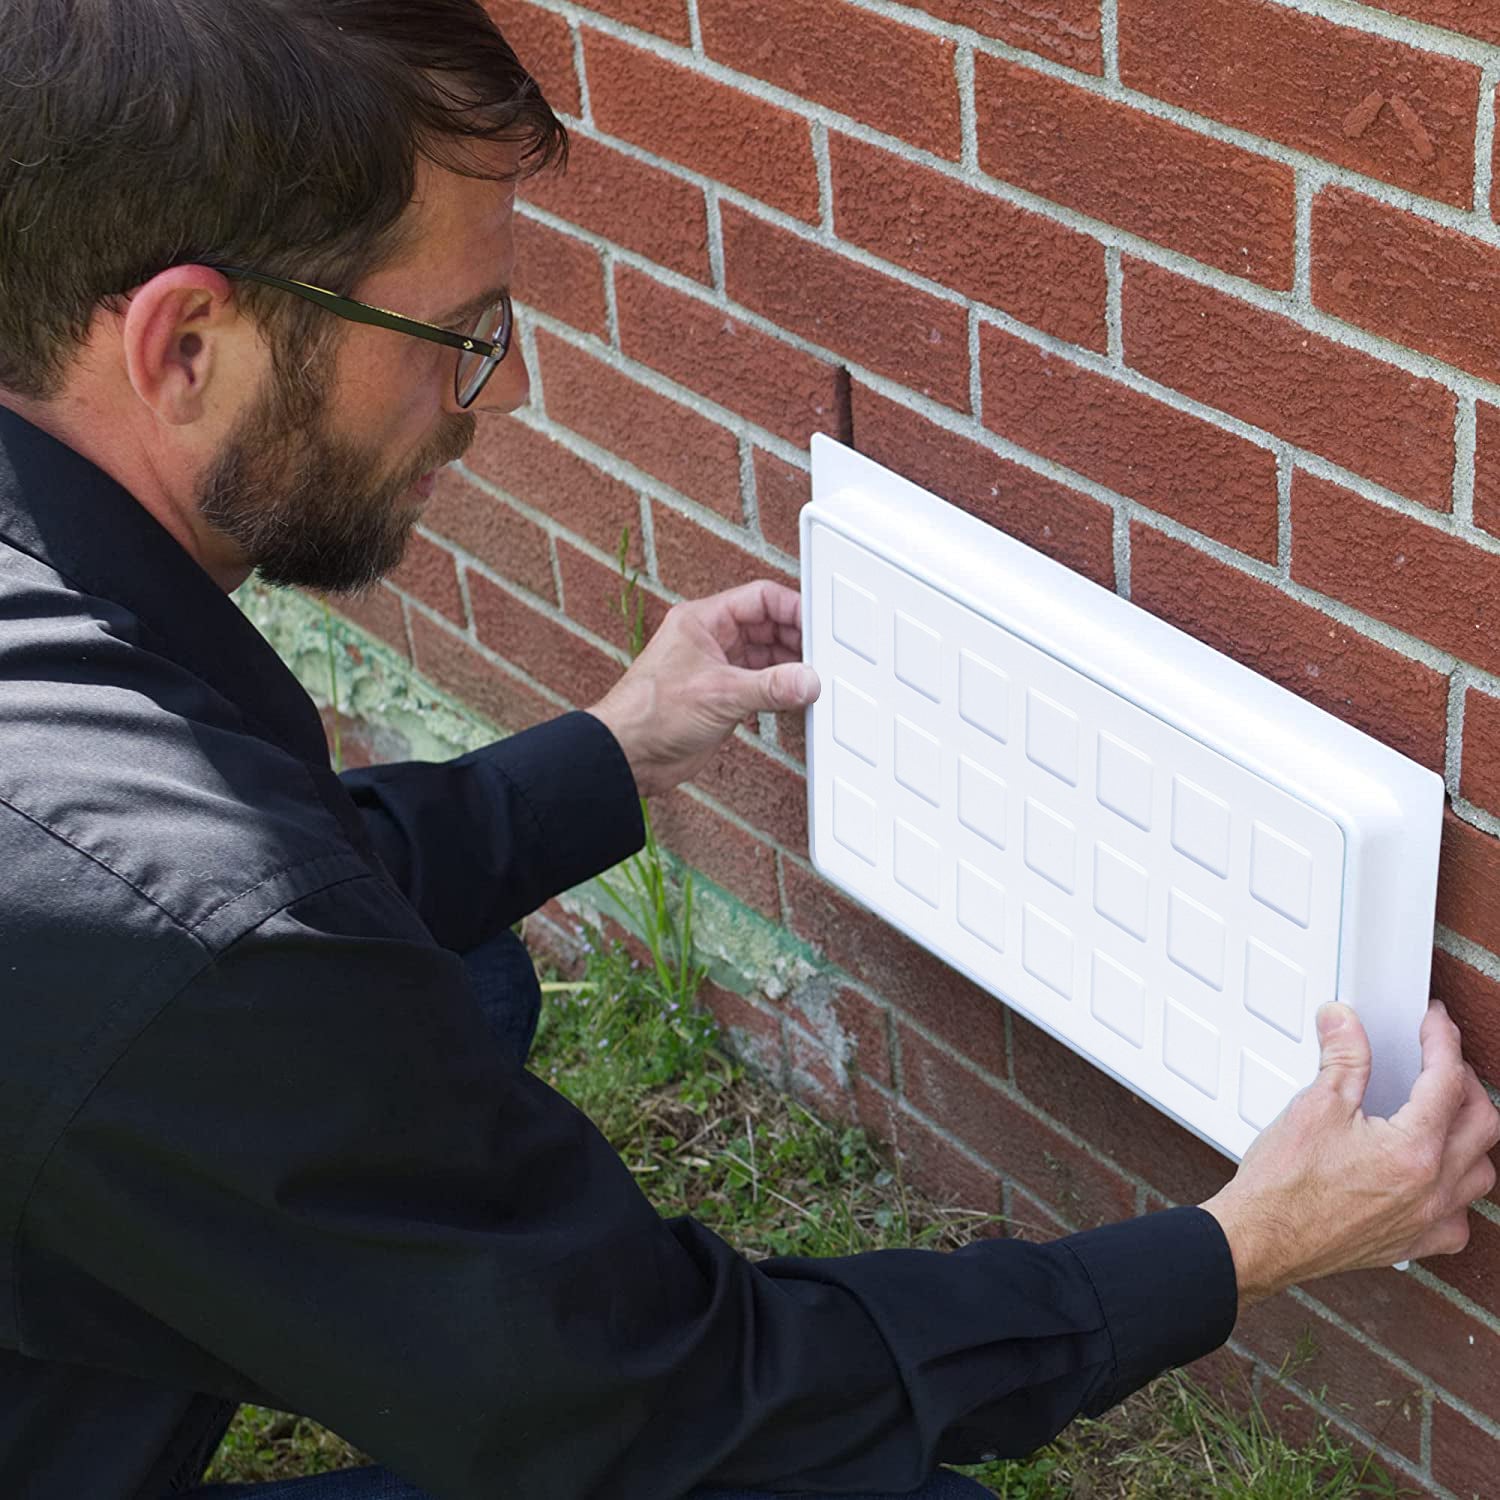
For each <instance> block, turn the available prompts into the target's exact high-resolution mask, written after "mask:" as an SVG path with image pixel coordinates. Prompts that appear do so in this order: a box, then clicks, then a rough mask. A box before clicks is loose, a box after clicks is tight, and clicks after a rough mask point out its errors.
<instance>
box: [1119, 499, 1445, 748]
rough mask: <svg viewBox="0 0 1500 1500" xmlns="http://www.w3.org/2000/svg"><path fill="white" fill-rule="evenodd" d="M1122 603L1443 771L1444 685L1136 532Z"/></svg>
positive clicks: (1250, 581)
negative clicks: (1129, 603) (1126, 592)
mask: <svg viewBox="0 0 1500 1500" xmlns="http://www.w3.org/2000/svg"><path fill="white" fill-rule="evenodd" d="M1130 597H1131V600H1132V601H1133V602H1134V603H1136V604H1138V605H1140V606H1141V608H1142V609H1146V610H1149V611H1150V612H1151V613H1152V614H1154V615H1157V616H1159V617H1160V618H1162V619H1164V620H1166V621H1167V622H1168V623H1169V624H1172V625H1175V626H1176V627H1177V628H1178V629H1179V630H1185V631H1186V632H1187V633H1188V634H1189V635H1192V636H1196V637H1197V638H1198V639H1199V640H1200V641H1203V642H1204V643H1205V644H1207V645H1209V646H1212V647H1213V648H1214V650H1216V651H1222V652H1223V653H1224V654H1225V655H1226V656H1232V657H1233V658H1234V659H1235V660H1236V661H1238V662H1240V663H1241V664H1242V665H1244V666H1247V667H1249V668H1251V669H1252V670H1253V671H1256V672H1259V673H1260V674H1261V675H1262V676H1264V677H1269V678H1270V679H1271V680H1272V681H1273V682H1277V683H1280V684H1281V686H1282V687H1284V688H1287V689H1289V690H1290V691H1291V692H1294V693H1296V694H1297V695H1298V697H1300V698H1306V699H1307V700H1308V702H1309V703H1315V704H1317V706H1318V707H1319V708H1322V709H1325V710H1326V711H1327V712H1329V713H1331V714H1333V715H1335V716H1336V717H1338V718H1340V719H1343V720H1344V721H1345V722H1346V723H1349V724H1353V725H1354V727H1355V728H1356V729H1362V730H1364V732H1365V733H1366V734H1371V735H1374V736H1375V738H1376V739H1378V740H1383V741H1384V742H1385V743H1386V744H1388V745H1390V746H1392V747H1393V748H1394V749H1396V750H1399V751H1401V753H1402V754H1403V755H1409V756H1411V758H1412V759H1413V760H1417V761H1420V762H1421V763H1422V764H1423V765H1424V766H1428V767H1430V768H1431V769H1432V770H1434V771H1439V772H1440V771H1442V769H1443V766H1444V761H1445V756H1446V746H1447V738H1448V679H1447V677H1445V676H1444V675H1443V674H1442V673H1441V672H1437V671H1434V670H1433V669H1432V668H1431V667H1428V666H1425V665H1423V663H1421V662H1418V661H1412V660H1411V659H1410V658H1409V657H1405V656H1402V655H1401V654H1400V653H1399V652H1396V651H1392V650H1391V649H1390V647H1389V646H1383V645H1381V644H1380V643H1379V642H1378V641H1372V640H1371V639H1370V638H1369V637H1368V636H1364V635H1361V634H1360V633H1359V632H1358V631H1357V630H1354V629H1351V628H1350V627H1349V626H1348V625H1345V624H1343V623H1342V622H1340V621H1338V620H1335V619H1332V618H1330V617H1329V616H1328V615H1325V614H1324V613H1323V612H1322V611H1321V610H1319V609H1316V608H1314V607H1313V606H1311V605H1308V604H1302V603H1299V602H1298V601H1297V600H1296V599H1291V598H1288V597H1287V595H1285V594H1283V593H1282V592H1281V591H1280V590H1279V589H1277V588H1275V587H1273V586H1272V585H1271V584H1268V583H1262V582H1261V581H1260V580H1259V579H1257V578H1252V577H1250V576H1249V575H1248V574H1246V573H1241V572H1240V571H1239V569H1237V568H1232V567H1229V566H1228V565H1227V564H1225V563H1221V562H1219V561H1218V560H1217V559H1216V558H1212V557H1209V556H1208V555H1207V554H1206V553H1203V552H1200V551H1199V550H1198V549H1197V548H1196V547H1191V546H1189V545H1188V544H1187V543H1186V542H1179V541H1176V540H1174V539H1173V538H1172V537H1169V536H1163V535H1162V533H1161V532H1159V531H1156V530H1154V529H1153V528H1151V527H1149V526H1145V525H1142V524H1141V523H1140V522H1136V523H1134V524H1132V526H1131V528H1130Z"/></svg>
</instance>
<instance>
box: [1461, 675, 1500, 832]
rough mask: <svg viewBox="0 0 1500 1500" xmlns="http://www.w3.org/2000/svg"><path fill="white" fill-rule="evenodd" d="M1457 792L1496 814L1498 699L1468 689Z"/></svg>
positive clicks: (1499, 807)
mask: <svg viewBox="0 0 1500 1500" xmlns="http://www.w3.org/2000/svg"><path fill="white" fill-rule="evenodd" d="M1459 791H1460V792H1461V793H1462V794H1463V795H1464V796H1465V797H1467V798H1468V799H1469V801H1470V802H1476V803H1478V804H1479V806H1480V807H1482V808H1484V809H1486V811H1488V812H1492V813H1500V698H1496V697H1493V696H1491V695H1490V694H1489V693H1482V692H1480V691H1479V689H1478V688H1470V689H1469V691H1468V692H1467V693H1466V694H1465V695H1464V743H1463V776H1462V781H1461V782H1460V785H1459Z"/></svg>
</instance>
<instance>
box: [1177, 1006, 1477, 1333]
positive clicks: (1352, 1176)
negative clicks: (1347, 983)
mask: <svg viewBox="0 0 1500 1500" xmlns="http://www.w3.org/2000/svg"><path fill="white" fill-rule="evenodd" d="M1318 1036H1319V1039H1320V1041H1321V1043H1322V1049H1323V1060H1322V1066H1321V1069H1320V1071H1319V1073H1318V1076H1317V1079H1316V1080H1315V1081H1314V1082H1313V1083H1311V1084H1310V1085H1309V1086H1308V1087H1307V1088H1305V1089H1304V1090H1303V1091H1302V1092H1301V1093H1300V1094H1298V1095H1297V1097H1296V1098H1295V1099H1293V1100H1292V1102H1291V1103H1290V1104H1289V1105H1287V1107H1286V1109H1285V1110H1283V1111H1282V1113H1281V1115H1280V1116H1279V1118H1277V1119H1276V1120H1274V1121H1273V1122H1272V1123H1271V1124H1270V1125H1269V1126H1268V1127H1267V1128H1266V1129H1265V1130H1264V1131H1263V1132H1262V1133H1261V1135H1260V1137H1259V1138H1258V1139H1257V1140H1256V1142H1255V1144H1254V1145H1253V1146H1251V1148H1250V1150H1249V1151H1248V1152H1247V1153H1246V1154H1245V1159H1244V1161H1243V1162H1241V1163H1240V1170H1239V1172H1238V1173H1237V1174H1236V1176H1235V1178H1234V1180H1233V1181H1232V1182H1230V1183H1229V1184H1228V1185H1227V1186H1226V1187H1225V1188H1223V1190H1222V1191H1220V1192H1218V1193H1216V1194H1215V1195H1214V1196H1213V1197H1212V1198H1210V1199H1209V1200H1208V1202H1207V1203H1205V1204H1204V1205H1203V1207H1204V1208H1206V1209H1207V1210H1208V1211H1209V1212H1210V1213H1211V1214H1213V1215H1214V1217H1215V1218H1217V1219H1218V1221H1219V1223H1220V1224H1221V1225H1222V1226H1223V1229H1224V1233H1225V1235H1226V1237H1227V1238H1228V1240H1229V1248H1230V1251H1231V1253H1232V1254H1233V1256H1234V1267H1235V1273H1236V1276H1237V1278H1238V1281H1239V1288H1240V1306H1241V1307H1246V1306H1248V1305H1249V1304H1250V1303H1252V1302H1257V1301H1259V1300H1260V1299H1261V1298H1263V1297H1269V1296H1272V1295H1274V1294H1275V1293H1276V1292H1279V1291H1283V1290H1284V1289H1285V1288H1286V1287H1289V1286H1292V1285H1293V1284H1294V1283H1296V1282H1299V1281H1311V1280H1313V1279H1314V1278H1315V1277H1318V1276H1327V1275H1330V1274H1332V1273H1333V1272H1335V1271H1355V1270H1361V1269H1367V1268H1372V1267H1377V1266H1390V1265H1394V1264H1396V1263H1397V1262H1398V1261H1403V1260H1420V1259H1421V1258H1422V1257H1423V1256H1427V1255H1452V1254H1455V1253H1456V1252H1457V1251H1459V1250H1462V1249H1463V1248H1464V1246H1465V1245H1466V1244H1467V1243H1468V1241H1469V1213H1468V1209H1469V1204H1471V1203H1472V1202H1474V1200H1475V1199H1477V1198H1483V1197H1484V1196H1485V1195H1486V1194H1487V1193H1488V1192H1489V1191H1490V1189H1491V1188H1493V1187H1494V1185H1495V1168H1494V1166H1493V1165H1492V1164H1491V1162H1490V1160H1489V1152H1491V1151H1492V1150H1494V1148H1495V1146H1496V1145H1497V1144H1500V1113H1497V1111H1496V1109H1495V1107H1494V1105H1493V1104H1491V1103H1490V1100H1489V1096H1488V1095H1487V1094H1486V1093H1485V1091H1484V1086H1483V1085H1482V1084H1481V1083H1480V1081H1479V1078H1478V1076H1477V1075H1476V1074H1475V1072H1474V1070H1473V1068H1471V1067H1469V1066H1468V1065H1467V1064H1466V1063H1465V1062H1464V1059H1463V1052H1462V1051H1461V1049H1460V1045H1459V1033H1458V1027H1456V1026H1455V1025H1454V1024H1453V1022H1452V1021H1450V1020H1449V1019H1448V1012H1447V1010H1446V1009H1445V1008H1444V1006H1443V1005H1442V1003H1441V1002H1440V1001H1437V1000H1434V1001H1433V1002H1432V1004H1431V1007H1430V1008H1429V1009H1428V1012H1427V1016H1426V1019H1425V1020H1424V1021H1423V1022H1422V1072H1421V1075H1420V1076H1419V1077H1418V1079H1417V1081H1416V1084H1415V1085H1414V1086H1413V1088H1412V1091H1411V1098H1410V1099H1409V1100H1408V1101H1407V1103H1406V1104H1405V1105H1403V1106H1402V1108H1401V1109H1400V1111H1399V1112H1398V1113H1396V1114H1395V1115H1393V1116H1392V1117H1391V1118H1390V1119H1389V1120H1381V1119H1371V1118H1370V1117H1368V1116H1367V1115H1366V1114H1365V1113H1364V1111H1363V1109H1362V1108H1361V1104H1362V1103H1363V1100H1364V1096H1365V1086H1366V1084H1368V1082H1369V1079H1370V1043H1369V1040H1368V1038H1367V1037H1366V1036H1365V1029H1364V1027H1363V1026H1362V1025H1361V1024H1360V1022H1359V1018H1358V1017H1357V1016H1356V1015H1355V1013H1354V1011H1353V1010H1352V1009H1350V1007H1349V1006H1347V1005H1326V1006H1324V1007H1323V1008H1322V1009H1321V1010H1320V1011H1319V1012H1318Z"/></svg>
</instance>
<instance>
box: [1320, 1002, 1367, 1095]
mask: <svg viewBox="0 0 1500 1500" xmlns="http://www.w3.org/2000/svg"><path fill="white" fill-rule="evenodd" d="M1318 1042H1319V1044H1320V1046H1321V1051H1322V1057H1321V1061H1320V1062H1319V1064H1318V1084H1319V1087H1321V1088H1331V1089H1332V1090H1333V1091H1334V1092H1335V1093H1336V1094H1337V1095H1338V1096H1339V1098H1340V1099H1342V1100H1343V1101H1344V1103H1345V1104H1347V1105H1348V1106H1349V1109H1350V1111H1351V1112H1352V1111H1354V1110H1357V1109H1358V1108H1359V1107H1360V1106H1361V1105H1362V1104H1363V1103H1364V1099H1365V1089H1366V1088H1367V1087H1368V1086H1369V1082H1370V1039H1369V1037H1368V1036H1366V1035H1365V1028H1364V1024H1363V1023H1362V1022H1361V1021H1360V1019H1359V1017H1358V1016H1357V1015H1355V1013H1354V1009H1353V1007H1352V1006H1348V1005H1344V1004H1342V1003H1340V1002H1337V1001H1335V1002H1331V1003H1329V1004H1328V1005H1324V1006H1320V1007H1319V1009H1318Z"/></svg>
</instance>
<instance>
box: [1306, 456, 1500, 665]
mask: <svg viewBox="0 0 1500 1500" xmlns="http://www.w3.org/2000/svg"><path fill="white" fill-rule="evenodd" d="M1292 577H1293V578H1294V579H1296V581H1297V582H1298V583H1303V584H1306V585H1307V586H1308V587H1309V588H1315V589H1320V590H1321V591H1322V592H1324V593H1326V594H1331V595H1333V596H1334V597H1335V598H1337V599H1342V600H1344V601H1345V602H1346V603H1348V604H1352V605H1353V606H1354V607H1355V608H1356V609H1362V610H1364V611H1366V613H1368V614H1371V615H1374V616H1375V617H1376V619H1380V620H1386V621H1388V622H1389V623H1390V624H1392V625H1396V626H1399V627H1400V628H1401V629H1402V630H1409V631H1410V632H1411V633H1412V634H1413V635H1416V636H1420V637H1421V639H1423V640H1424V641H1428V642H1430V643H1431V644H1432V645H1434V646H1436V647H1437V648H1438V649H1439V650H1441V651H1451V652H1453V653H1454V655H1456V656H1459V657H1462V658H1463V659H1464V660H1465V661H1469V662H1473V663H1474V665H1475V666H1478V667H1482V668H1483V669H1484V670H1485V671H1487V672H1497V671H1500V634H1497V633H1496V630H1495V627H1494V620H1493V618H1492V616H1493V613H1494V610H1493V605H1492V602H1491V601H1493V600H1495V599H1496V598H1500V556H1496V555H1495V554H1493V553H1489V552H1481V551H1480V550H1479V548H1478V547H1476V546H1474V544H1473V543H1472V542H1466V541H1465V540H1464V539H1463V538H1462V537H1459V536H1452V535H1449V534H1448V533H1447V532H1442V531H1439V530H1437V528H1436V527H1433V526H1428V525H1426V524H1425V523H1424V522H1422V521H1418V520H1416V519H1414V518H1413V517H1410V516H1407V515H1403V514H1402V513H1401V512H1399V511H1394V510H1387V509H1386V508H1385V507H1384V506H1382V505H1376V504H1374V503H1373V502H1372V501H1369V500H1365V499H1362V498H1361V497H1360V496H1358V495H1356V494H1354V493H1353V492H1352V491H1350V490H1346V489H1344V488H1343V487H1342V486H1341V485H1336V484H1330V483H1329V482H1328V481H1327V480H1323V479H1315V478H1313V476H1312V475H1310V474H1304V473H1302V472H1300V471H1299V472H1298V473H1297V474H1296V475H1295V476H1294V477H1293V480H1292Z"/></svg>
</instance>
